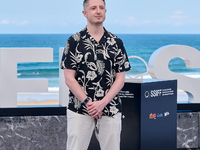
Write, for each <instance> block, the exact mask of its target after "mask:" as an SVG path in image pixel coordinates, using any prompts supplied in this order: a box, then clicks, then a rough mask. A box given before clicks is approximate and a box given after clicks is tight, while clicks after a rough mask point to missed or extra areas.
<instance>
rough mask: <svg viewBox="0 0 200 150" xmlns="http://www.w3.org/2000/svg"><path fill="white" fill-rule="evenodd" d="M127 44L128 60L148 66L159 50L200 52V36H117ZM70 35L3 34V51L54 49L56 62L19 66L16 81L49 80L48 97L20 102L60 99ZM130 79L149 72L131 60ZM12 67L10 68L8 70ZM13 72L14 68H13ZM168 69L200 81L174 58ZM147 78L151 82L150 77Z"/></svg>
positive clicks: (0, 36)
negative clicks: (63, 60) (61, 67)
mask: <svg viewBox="0 0 200 150" xmlns="http://www.w3.org/2000/svg"><path fill="white" fill-rule="evenodd" d="M116 35H117V36H118V37H119V38H121V39H122V40H123V42H124V46H125V48H126V51H127V54H128V56H139V57H141V58H142V59H143V60H144V61H145V62H146V63H147V64H148V61H149V58H150V56H151V55H152V53H153V52H154V51H156V50H157V49H158V48H160V47H163V46H166V45H172V44H178V45H187V46H191V47H193V48H196V49H197V50H200V34H116ZM70 36H71V34H0V48H37V47H38V48H41V47H45V48H46V47H48V48H49V47H50V48H53V62H46V63H34V62H33V63H18V64H17V78H18V79H27V78H36V79H37V78H46V79H48V81H49V85H48V86H49V88H48V93H43V94H34V93H29V94H28V93H21V94H20V95H19V96H18V101H30V100H37V101H43V100H49V99H50V100H51V99H56V100H58V99H59V48H60V47H65V44H66V41H67V39H68V38H69V37H70ZM130 63H131V68H132V70H130V71H129V72H127V74H128V75H130V76H132V77H134V76H137V75H139V74H142V73H144V72H146V66H145V64H144V63H143V62H142V61H141V60H139V59H130ZM8 67H9V66H8ZM10 69H12V68H10ZM169 69H170V70H171V71H173V72H175V73H179V74H182V75H186V76H189V77H192V78H195V79H197V80H200V68H197V69H191V68H187V67H186V65H185V62H184V61H183V60H182V59H181V58H174V59H172V60H171V61H170V63H169ZM144 78H151V77H150V76H149V75H148V74H147V75H146V76H144Z"/></svg>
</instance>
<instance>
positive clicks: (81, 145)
mask: <svg viewBox="0 0 200 150" xmlns="http://www.w3.org/2000/svg"><path fill="white" fill-rule="evenodd" d="M97 126H98V129H99V134H96V137H97V140H98V141H99V144H100V147H101V150H120V133H121V113H117V114H116V115H115V116H113V117H108V116H103V117H102V119H99V120H97ZM94 127H95V123H94V121H93V119H92V117H91V116H86V115H81V114H77V113H74V112H73V111H70V110H67V134H68V137H67V150H87V149H88V146H89V144H90V140H91V137H92V134H93V131H94Z"/></svg>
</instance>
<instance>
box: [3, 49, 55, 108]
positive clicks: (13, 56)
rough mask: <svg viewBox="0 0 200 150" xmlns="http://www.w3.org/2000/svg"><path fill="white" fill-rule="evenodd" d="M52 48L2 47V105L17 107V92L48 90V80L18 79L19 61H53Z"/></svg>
mask: <svg viewBox="0 0 200 150" xmlns="http://www.w3.org/2000/svg"><path fill="white" fill-rule="evenodd" d="M52 61H53V49H52V48H0V107H17V92H47V91H48V80H47V79H46V80H44V79H43V80H41V79H40V80H17V62H52Z"/></svg>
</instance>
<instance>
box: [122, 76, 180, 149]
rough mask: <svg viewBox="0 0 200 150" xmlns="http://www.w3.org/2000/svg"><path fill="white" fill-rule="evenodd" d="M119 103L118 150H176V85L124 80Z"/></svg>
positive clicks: (153, 81) (154, 81)
mask: <svg viewBox="0 0 200 150" xmlns="http://www.w3.org/2000/svg"><path fill="white" fill-rule="evenodd" d="M119 94H120V97H121V99H122V112H123V115H122V117H123V119H122V134H121V150H127V149H130V150H132V149H133V150H160V149H162V150H176V149H177V148H176V147H177V146H176V141H177V139H176V136H177V129H176V128H177V81H176V80H148V81H142V82H140V83H137V82H134V81H131V80H127V81H126V83H125V85H124V87H123V89H122V90H121V92H120V93H119Z"/></svg>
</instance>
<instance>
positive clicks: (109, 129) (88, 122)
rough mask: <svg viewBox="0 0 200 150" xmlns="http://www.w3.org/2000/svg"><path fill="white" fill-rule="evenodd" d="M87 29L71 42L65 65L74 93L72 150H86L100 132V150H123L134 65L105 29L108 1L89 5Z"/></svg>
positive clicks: (70, 115) (70, 124)
mask: <svg viewBox="0 0 200 150" xmlns="http://www.w3.org/2000/svg"><path fill="white" fill-rule="evenodd" d="M83 7H84V10H83V15H84V16H85V17H86V19H87V26H86V27H85V28H84V29H83V30H82V31H80V32H78V33H76V34H74V35H73V36H71V37H70V38H69V39H68V40H67V43H66V46H65V49H64V52H63V57H62V61H61V69H64V74H65V82H66V84H67V86H68V87H69V89H70V95H69V106H68V110H67V117H68V125H67V128H68V138H67V150H87V148H88V146H89V143H90V139H91V136H92V133H93V131H94V129H95V131H96V137H97V139H98V141H99V144H100V147H101V150H119V149H120V133H121V100H120V98H119V96H118V92H119V91H120V90H121V88H122V87H123V85H124V78H125V71H128V70H130V64H129V61H128V58H127V54H126V51H125V48H124V45H123V42H122V41H121V40H120V39H119V38H118V37H116V36H115V35H114V34H112V33H110V32H108V31H107V30H106V29H105V28H104V27H103V22H104V20H105V14H106V8H105V1H104V0H84V2H83Z"/></svg>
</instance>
